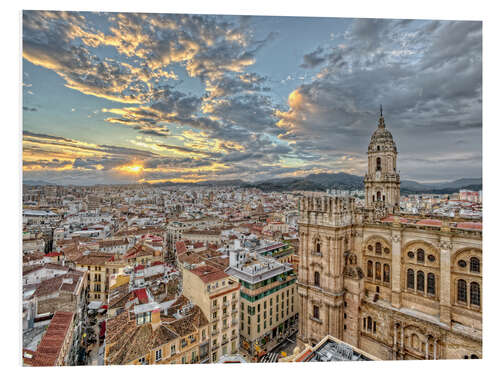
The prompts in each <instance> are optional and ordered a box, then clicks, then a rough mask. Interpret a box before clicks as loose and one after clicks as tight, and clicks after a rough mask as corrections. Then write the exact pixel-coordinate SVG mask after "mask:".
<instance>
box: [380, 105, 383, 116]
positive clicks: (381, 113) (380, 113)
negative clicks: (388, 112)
mask: <svg viewBox="0 0 500 375" xmlns="http://www.w3.org/2000/svg"><path fill="white" fill-rule="evenodd" d="M382 116H383V115H382V104H380V117H382Z"/></svg>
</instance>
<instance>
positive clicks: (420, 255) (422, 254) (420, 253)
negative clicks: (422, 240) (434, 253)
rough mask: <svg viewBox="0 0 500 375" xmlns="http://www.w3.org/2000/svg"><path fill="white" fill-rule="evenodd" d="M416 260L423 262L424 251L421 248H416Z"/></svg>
mask: <svg viewBox="0 0 500 375" xmlns="http://www.w3.org/2000/svg"><path fill="white" fill-rule="evenodd" d="M417 262H418V263H424V262H425V251H424V250H422V249H418V250H417Z"/></svg>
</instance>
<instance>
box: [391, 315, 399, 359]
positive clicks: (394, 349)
mask: <svg viewBox="0 0 500 375" xmlns="http://www.w3.org/2000/svg"><path fill="white" fill-rule="evenodd" d="M397 352H398V325H397V323H394V338H393V343H392V359H397Z"/></svg>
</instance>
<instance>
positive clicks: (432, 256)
mask: <svg viewBox="0 0 500 375" xmlns="http://www.w3.org/2000/svg"><path fill="white" fill-rule="evenodd" d="M427 259H429V262H434V261H435V260H436V257H435V256H434V255H432V254H429V255H428V256H427Z"/></svg>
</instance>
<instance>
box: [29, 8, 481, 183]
mask: <svg viewBox="0 0 500 375" xmlns="http://www.w3.org/2000/svg"><path fill="white" fill-rule="evenodd" d="M22 22H23V59H22V63H23V82H22V86H23V87H22V90H23V179H24V180H37V181H46V182H50V183H57V184H85V185H88V184H115V183H135V182H150V183H154V182H165V181H172V182H197V181H204V180H228V179H242V180H246V181H259V180H265V179H269V178H277V177H293V176H305V175H308V174H310V173H323V172H327V173H337V172H346V173H351V174H356V175H364V173H365V170H366V167H367V155H366V151H367V148H368V143H369V141H370V136H371V134H372V133H373V132H374V131H375V129H376V128H377V124H378V116H379V107H380V105H382V106H383V109H384V118H385V123H386V127H387V128H388V129H389V131H391V133H392V135H393V137H394V140H395V142H396V144H397V148H398V152H399V155H398V169H399V171H400V174H401V178H402V179H404V180H415V181H420V182H437V181H449V180H455V179H458V178H463V177H481V176H482V23H481V22H479V21H436V20H428V21H426V20H390V19H349V18H302V17H270V16H255V17H254V16H204V15H183V14H180V15H178V14H146V13H102V12H101V13H98V12H96V13H90V12H48V11H24V12H23V21H22Z"/></svg>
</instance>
